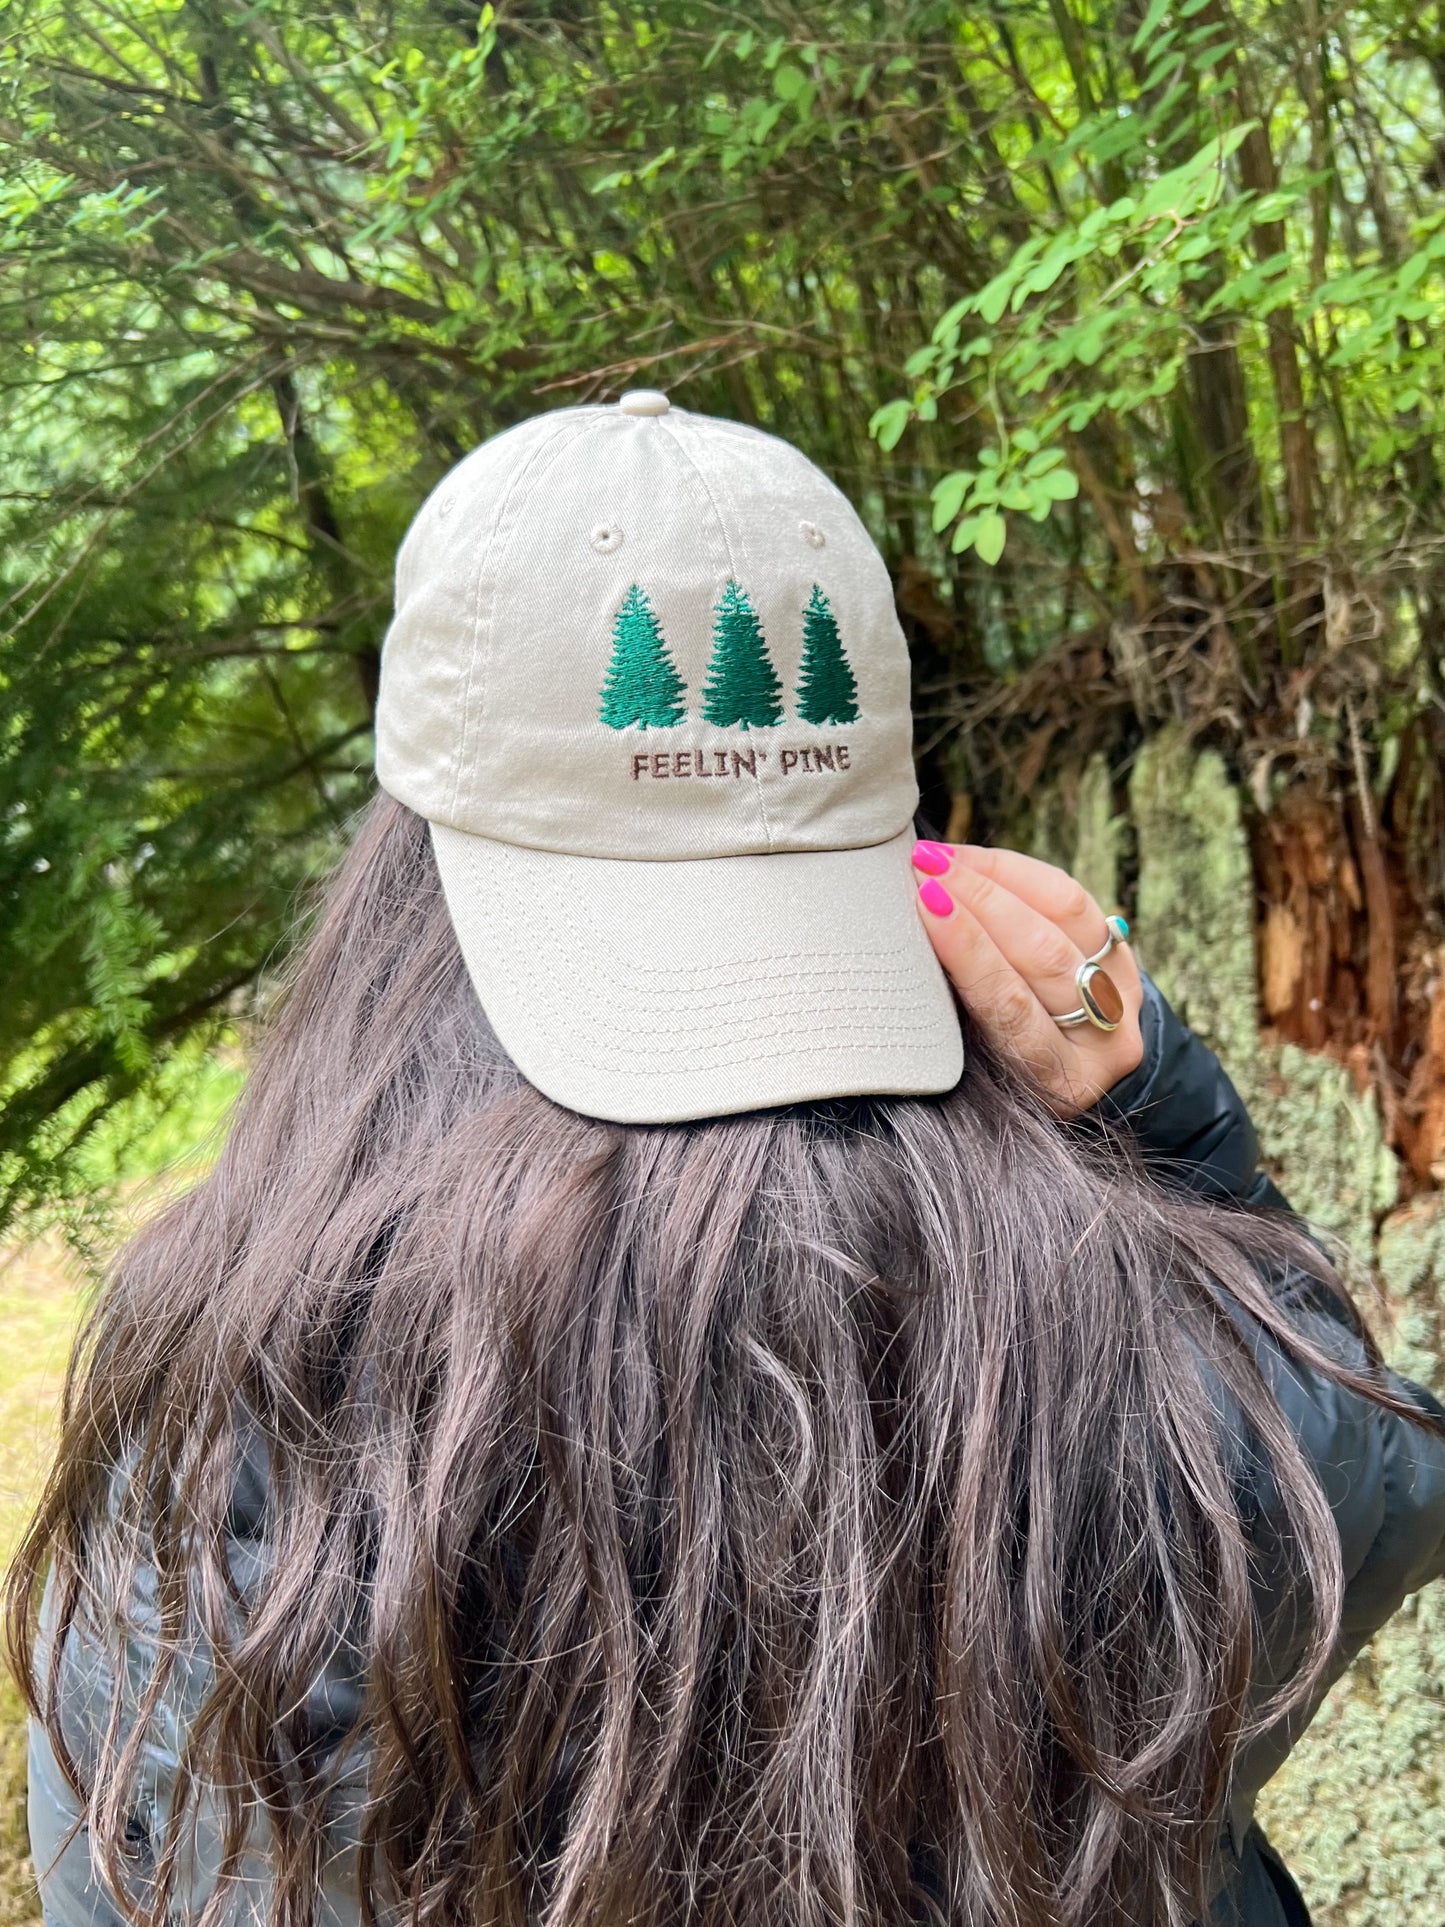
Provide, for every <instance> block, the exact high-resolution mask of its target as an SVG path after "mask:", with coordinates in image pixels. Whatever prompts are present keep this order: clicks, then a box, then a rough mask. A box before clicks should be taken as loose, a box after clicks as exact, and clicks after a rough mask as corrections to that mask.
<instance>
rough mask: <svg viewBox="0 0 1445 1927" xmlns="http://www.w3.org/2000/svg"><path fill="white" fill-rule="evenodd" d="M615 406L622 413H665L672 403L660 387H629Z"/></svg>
mask: <svg viewBox="0 0 1445 1927" xmlns="http://www.w3.org/2000/svg"><path fill="white" fill-rule="evenodd" d="M617 406H618V407H619V408H620V409H621V410H622V412H623V414H624V415H665V414H666V413H667V411H668V409H669V408H671V406H672V403H671V402H670V401H669V400H668V399H667V396H666V395H664V394H663V392H662V390H661V389H660V388H629V389H628V391H627V393H626V394H625V395H622V396H619V397H618V402H617Z"/></svg>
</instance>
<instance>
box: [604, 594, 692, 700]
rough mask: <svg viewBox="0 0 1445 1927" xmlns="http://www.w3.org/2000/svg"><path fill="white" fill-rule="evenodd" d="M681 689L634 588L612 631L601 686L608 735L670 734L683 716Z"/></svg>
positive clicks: (647, 607) (652, 615) (656, 626)
mask: <svg viewBox="0 0 1445 1927" xmlns="http://www.w3.org/2000/svg"><path fill="white" fill-rule="evenodd" d="M685 694H686V686H685V684H684V683H683V680H682V677H681V676H679V675H678V673H677V671H676V670H675V669H674V668H673V666H672V658H671V657H670V656H669V655H668V653H667V644H666V642H664V640H663V636H662V625H661V623H660V622H659V621H658V619H657V615H656V612H655V611H654V609H653V607H652V604H651V603H650V602H649V601H648V599H647V597H646V596H645V595H644V594H643V593H642V590H641V589H639V588H638V586H637V584H636V583H635V582H634V583H633V585H632V587H631V588H630V589H629V590H628V591H627V594H626V595H625V596H624V597H623V599H622V607H621V608H620V609H619V610H618V611H617V619H616V620H615V621H614V623H613V625H612V661H611V663H610V665H609V666H608V670H607V679H606V681H605V682H604V683H603V685H602V708H601V711H600V714H601V718H602V721H603V722H604V723H606V725H607V727H608V728H609V729H629V728H632V727H633V726H634V725H635V726H636V727H637V728H638V729H670V728H671V727H672V725H673V724H674V723H680V722H681V721H682V719H683V716H684V714H685V705H684V702H683V697H684V695H685Z"/></svg>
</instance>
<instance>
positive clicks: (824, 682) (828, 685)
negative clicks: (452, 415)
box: [798, 582, 858, 723]
mask: <svg viewBox="0 0 1445 1927" xmlns="http://www.w3.org/2000/svg"><path fill="white" fill-rule="evenodd" d="M798 714H799V716H800V717H801V718H802V720H803V721H804V722H805V723H856V722H857V720H858V685H857V683H856V682H855V681H854V679H853V671H852V668H851V667H850V666H849V662H848V658H847V656H846V655H845V654H844V653H843V639H842V637H841V636H840V635H839V634H838V619H837V617H836V616H835V615H834V614H833V605H832V603H831V602H829V600H828V598H827V596H825V595H824V594H823V591H822V590H821V589H820V588H819V587H818V585H817V583H816V582H815V583H814V584H813V593H812V595H811V596H810V597H809V598H808V606H807V608H806V609H805V610H804V611H803V668H802V673H801V675H800V677H799V680H798Z"/></svg>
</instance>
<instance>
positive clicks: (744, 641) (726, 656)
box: [702, 582, 783, 729]
mask: <svg viewBox="0 0 1445 1927" xmlns="http://www.w3.org/2000/svg"><path fill="white" fill-rule="evenodd" d="M782 696H783V686H782V684H781V683H780V682H779V681H778V678H777V673H776V671H775V670H774V668H773V665H772V663H771V662H770V661H769V659H768V645H767V643H766V641H765V640H764V638H763V626H762V624H761V623H760V622H759V621H758V612H757V610H756V609H754V607H753V605H752V603H751V602H749V600H748V598H747V596H746V595H745V594H744V592H743V591H742V590H741V589H740V588H739V587H738V585H737V583H736V582H729V583H728V585H727V587H726V588H725V589H724V590H723V592H722V595H721V596H720V597H719V599H718V605H717V608H716V609H715V610H714V611H713V625H712V661H711V662H710V663H709V664H708V671H707V681H706V683H705V684H704V685H703V692H702V713H703V719H704V721H706V722H709V723H717V724H718V725H719V726H720V727H721V728H724V729H726V728H728V727H730V726H732V725H736V726H737V727H739V728H741V729H767V728H770V727H771V725H772V724H774V723H780V722H781V721H782V720H783V703H782Z"/></svg>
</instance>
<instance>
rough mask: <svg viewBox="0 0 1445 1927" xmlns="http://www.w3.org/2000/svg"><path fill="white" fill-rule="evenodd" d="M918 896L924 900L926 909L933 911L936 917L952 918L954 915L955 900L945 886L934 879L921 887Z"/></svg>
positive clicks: (930, 879)
mask: <svg viewBox="0 0 1445 1927" xmlns="http://www.w3.org/2000/svg"><path fill="white" fill-rule="evenodd" d="M918 894H919V896H920V897H921V898H922V900H923V907H924V909H925V910H931V911H932V912H933V914H934V916H936V917H951V916H952V915H953V898H952V897H951V896H950V895H949V894H948V892H947V890H945V889H944V887H943V885H942V884H941V883H935V882H934V881H933V879H932V877H930V878H929V879H928V881H927V883H923V884H920V885H919V888H918Z"/></svg>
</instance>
